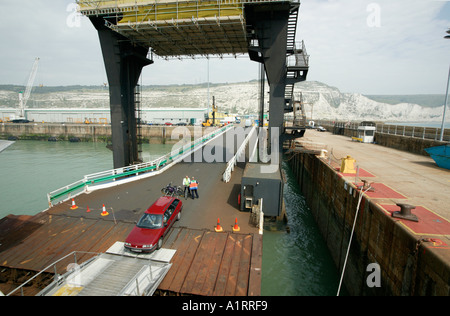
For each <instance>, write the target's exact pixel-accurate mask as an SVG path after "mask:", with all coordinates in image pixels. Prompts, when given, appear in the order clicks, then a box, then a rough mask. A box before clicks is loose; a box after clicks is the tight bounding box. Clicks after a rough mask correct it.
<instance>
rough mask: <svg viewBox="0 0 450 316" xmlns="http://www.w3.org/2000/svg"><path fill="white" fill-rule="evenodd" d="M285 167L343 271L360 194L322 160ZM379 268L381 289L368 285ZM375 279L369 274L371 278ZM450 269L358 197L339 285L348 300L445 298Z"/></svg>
mask: <svg viewBox="0 0 450 316" xmlns="http://www.w3.org/2000/svg"><path fill="white" fill-rule="evenodd" d="M289 158H290V160H289V164H290V166H291V168H292V170H293V172H294V174H295V176H296V179H297V181H298V184H299V187H300V189H301V191H302V193H303V195H304V196H305V198H306V200H307V203H308V206H309V207H310V209H311V212H312V214H313V216H314V218H315V220H316V222H317V224H318V226H319V229H320V231H321V233H322V235H323V237H324V239H325V241H326V244H327V246H328V248H329V250H330V253H331V256H332V258H333V260H334V262H335V264H336V266H337V267H338V271H339V273H341V271H342V267H343V265H344V260H345V256H346V252H347V247H348V243H349V238H350V234H351V230H352V226H353V221H354V218H355V214H356V209H357V205H358V198H359V191H357V190H355V186H354V184H353V183H350V182H348V180H346V179H345V178H342V177H341V176H340V175H339V174H338V173H337V172H336V171H335V170H334V169H333V168H331V167H330V166H329V165H328V162H327V161H326V159H321V158H319V157H317V156H315V155H312V154H304V153H297V154H294V156H291V157H289ZM371 263H377V264H378V265H379V267H380V271H379V277H380V280H381V283H380V285H381V286H380V287H377V286H374V287H369V286H368V283H367V281H368V278H369V277H370V275H371V273H372V272H374V271H373V270H370V269H369V271H368V267H369V264H371ZM372 276H373V275H372ZM449 280H450V264H449V263H448V262H446V260H445V259H442V258H441V257H439V256H438V255H436V253H435V252H434V249H432V248H430V247H428V246H426V245H425V244H424V241H423V240H422V239H418V237H417V236H414V235H413V234H412V233H410V232H409V231H408V230H407V229H405V228H404V226H402V225H400V224H399V223H398V222H396V221H394V220H393V219H392V218H391V217H390V216H388V215H386V213H385V212H383V210H382V209H381V208H380V207H379V206H378V205H377V204H376V200H375V201H374V200H370V199H369V198H366V196H363V197H362V200H361V204H360V208H359V214H358V218H357V221H356V225H355V231H354V235H353V241H352V245H351V249H350V253H349V257H348V262H347V266H346V270H345V275H344V279H343V284H344V286H345V287H346V288H347V290H348V292H349V294H350V295H396V296H397V295H449V294H450V289H449Z"/></svg>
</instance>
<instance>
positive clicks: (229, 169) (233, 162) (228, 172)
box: [222, 126, 256, 183]
mask: <svg viewBox="0 0 450 316" xmlns="http://www.w3.org/2000/svg"><path fill="white" fill-rule="evenodd" d="M255 130H256V127H255V126H253V127H252V129H251V130H250V132H249V133H248V135H247V137H246V138H245V140H244V141H243V142H242V144H241V146H239V148H238V150H237V151H236V154H235V155H234V157H233V158H231V159H230V161H228V164H227V168H226V169H225V172H224V173H223V175H222V180H223V181H224V182H225V183H228V182H230V179H231V173H232V172H233V171H234V167H235V166H236V163H237V161H238V159H239V158H240V156H241V155H242V154H243V153H245V148H246V147H247V144H248V142H249V140H250V138H251V137H252V135H253V133H254V132H255Z"/></svg>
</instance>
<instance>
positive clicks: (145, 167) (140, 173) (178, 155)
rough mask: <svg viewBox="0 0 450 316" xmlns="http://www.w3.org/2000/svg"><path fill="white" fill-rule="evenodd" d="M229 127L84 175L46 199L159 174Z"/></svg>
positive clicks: (52, 202) (62, 198)
mask: <svg viewBox="0 0 450 316" xmlns="http://www.w3.org/2000/svg"><path fill="white" fill-rule="evenodd" d="M231 127H233V125H232V124H230V125H227V126H224V127H222V128H220V129H217V130H215V131H213V132H211V133H209V134H207V135H204V136H203V137H201V138H198V139H196V140H194V141H192V142H190V143H189V144H187V145H185V146H183V147H182V148H180V149H179V150H178V151H173V152H170V153H168V154H166V155H164V156H162V157H160V158H158V159H155V160H153V161H150V162H145V163H140V164H137V165H132V166H127V167H122V168H116V169H112V170H107V171H102V172H97V173H93V174H89V175H85V176H84V178H83V179H82V180H79V181H77V182H74V183H72V184H69V185H67V186H64V187H62V188H59V189H57V190H55V191H53V192H50V193H48V194H47V199H48V203H49V207H51V206H53V205H56V204H58V203H62V202H65V201H67V200H69V199H71V198H74V197H75V196H77V195H80V194H82V193H85V192H89V191H93V190H97V189H103V188H106V187H110V186H113V185H119V184H123V183H128V182H131V181H136V180H139V179H142V178H145V177H149V176H153V175H156V174H159V173H161V172H163V171H164V170H166V169H167V168H169V167H170V166H172V165H173V164H175V163H177V162H179V161H180V160H182V159H184V158H185V157H186V156H187V155H189V154H190V153H192V152H193V151H195V150H197V149H199V148H201V147H203V145H205V144H206V143H207V142H209V141H210V140H212V139H213V138H215V137H217V136H219V135H221V134H223V133H225V132H226V131H227V130H228V129H229V128H231Z"/></svg>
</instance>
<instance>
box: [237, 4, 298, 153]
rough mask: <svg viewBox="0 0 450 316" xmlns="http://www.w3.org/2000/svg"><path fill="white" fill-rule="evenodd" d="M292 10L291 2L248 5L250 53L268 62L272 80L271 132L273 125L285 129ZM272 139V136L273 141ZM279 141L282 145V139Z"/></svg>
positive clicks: (268, 72)
mask: <svg viewBox="0 0 450 316" xmlns="http://www.w3.org/2000/svg"><path fill="white" fill-rule="evenodd" d="M290 11H291V5H290V3H289V2H281V3H270V4H266V5H261V4H258V5H246V7H245V18H246V21H247V27H248V31H249V33H251V34H252V39H250V45H249V56H250V59H251V60H253V61H257V62H260V63H263V64H264V68H265V71H266V74H267V81H268V83H269V135H271V133H272V131H273V129H272V128H278V131H279V135H282V132H283V122H284V107H285V103H286V101H285V91H286V83H287V71H286V69H287V68H286V53H287V28H288V20H289V15H290ZM252 41H256V44H252ZM270 139H271V136H269V144H270ZM279 144H280V148H281V146H282V142H281V141H280V142H279ZM269 146H270V145H269ZM280 152H281V151H280Z"/></svg>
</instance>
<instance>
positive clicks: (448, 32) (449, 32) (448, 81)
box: [439, 29, 450, 142]
mask: <svg viewBox="0 0 450 316" xmlns="http://www.w3.org/2000/svg"><path fill="white" fill-rule="evenodd" d="M447 34H449V35H446V36H444V38H446V39H450V29H448V30H447ZM449 84H450V67H449V69H448V79H447V92H446V93H445V102H444V113H443V114H442V125H441V137H440V138H439V140H440V141H441V142H442V141H443V140H444V125H445V112H446V110H447V101H448V86H449Z"/></svg>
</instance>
